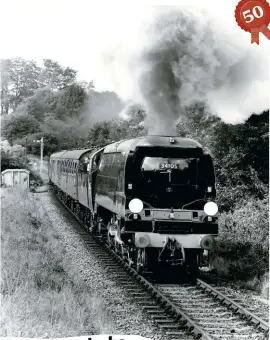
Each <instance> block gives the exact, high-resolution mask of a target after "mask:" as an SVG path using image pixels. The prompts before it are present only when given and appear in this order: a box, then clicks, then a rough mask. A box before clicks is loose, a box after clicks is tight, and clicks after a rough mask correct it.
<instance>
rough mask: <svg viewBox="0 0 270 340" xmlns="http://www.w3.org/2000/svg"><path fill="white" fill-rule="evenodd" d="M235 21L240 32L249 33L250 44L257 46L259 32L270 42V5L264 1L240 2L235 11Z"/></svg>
mask: <svg viewBox="0 0 270 340" xmlns="http://www.w3.org/2000/svg"><path fill="white" fill-rule="evenodd" d="M235 20H236V22H237V24H238V26H240V27H241V28H242V30H244V31H246V32H250V33H251V43H256V44H258V45H259V33H260V32H261V33H262V34H264V35H265V36H266V37H267V38H268V39H269V40H270V30H269V29H268V25H269V23H270V5H269V3H268V2H267V1H266V0H241V1H239V2H238V5H237V6H236V9H235Z"/></svg>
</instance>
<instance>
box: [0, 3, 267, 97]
mask: <svg viewBox="0 0 270 340" xmlns="http://www.w3.org/2000/svg"><path fill="white" fill-rule="evenodd" d="M165 4H166V5H165ZM236 4H237V1H233V0H226V1H216V0H208V1H201V0H186V1H181V0H179V1H166V2H165V1H128V0H127V1H98V2H97V1H91V0H1V1H0V8H1V13H2V15H1V20H0V33H1V50H0V58H10V57H16V56H19V57H23V58H26V59H35V60H37V61H38V62H39V61H41V60H42V58H51V59H55V60H57V61H58V62H60V63H61V64H63V65H66V66H70V67H73V68H74V69H76V70H78V77H79V78H80V79H84V80H91V79H94V83H95V86H96V88H97V89H101V90H103V89H111V90H113V89H114V84H113V82H112V81H111V79H110V75H108V74H107V72H106V67H104V58H106V53H107V52H108V51H109V50H113V49H114V48H117V46H118V44H125V43H126V42H127V41H130V40H131V39H130V38H131V37H132V36H133V37H134V36H136V33H137V31H138V29H139V28H140V27H141V26H142V24H143V22H144V21H146V20H147V19H148V18H149V17H151V15H152V12H151V10H152V9H151V7H157V6H162V7H163V8H165V7H167V6H168V5H177V6H183V7H185V6H187V5H189V6H190V7H200V8H204V9H206V10H207V11H208V12H211V13H212V14H213V15H214V16H215V17H216V18H217V19H218V20H219V21H220V23H221V24H223V25H224V29H226V30H228V31H232V30H235V32H237V34H238V35H239V37H240V39H241V40H243V41H244V42H245V43H246V44H250V36H249V34H248V33H246V32H244V31H242V30H241V29H240V28H239V27H238V26H237V25H236V23H235V21H234V17H233V16H234V9H235V6H236ZM135 40H136V39H135ZM264 40H266V39H264ZM138 43H139V42H138ZM134 48H136V46H134ZM253 48H257V49H259V48H261V47H258V46H253Z"/></svg>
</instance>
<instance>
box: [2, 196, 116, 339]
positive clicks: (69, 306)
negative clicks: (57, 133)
mask: <svg viewBox="0 0 270 340" xmlns="http://www.w3.org/2000/svg"><path fill="white" fill-rule="evenodd" d="M1 196H2V197H1V201H2V223H1V259H2V261H1V324H0V336H20V337H43V338H44V337H45V338H49V337H68V336H79V335H85V334H98V333H103V332H106V331H107V332H111V331H113V328H112V327H111V326H110V324H109V322H108V320H106V313H104V311H103V308H102V303H101V301H100V300H99V298H98V297H97V296H94V295H91V292H89V291H86V288H85V287H84V285H83V283H82V282H80V281H79V280H78V279H77V278H76V276H75V274H74V276H72V277H71V274H70V273H69V274H68V273H67V272H66V271H65V269H64V268H66V265H65V249H64V247H63V245H62V243H61V242H60V240H59V236H58V234H57V233H56V232H55V231H54V229H53V228H52V226H51V225H50V223H49V222H48V219H47V218H46V215H44V214H43V213H42V210H41V209H40V207H39V206H38V205H37V201H36V200H35V196H34V195H33V194H31V193H29V192H20V191H17V190H15V189H1ZM74 272H75V271H74Z"/></svg>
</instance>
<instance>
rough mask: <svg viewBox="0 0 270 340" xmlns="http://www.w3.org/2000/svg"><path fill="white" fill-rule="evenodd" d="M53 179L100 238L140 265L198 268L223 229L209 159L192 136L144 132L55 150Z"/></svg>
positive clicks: (141, 267) (138, 267) (61, 195)
mask: <svg viewBox="0 0 270 340" xmlns="http://www.w3.org/2000/svg"><path fill="white" fill-rule="evenodd" d="M49 177H50V184H51V186H52V188H53V190H54V191H55V192H56V194H57V195H58V196H59V198H60V199H61V200H62V201H63V202H64V203H65V204H66V205H67V206H68V207H69V208H70V209H71V210H72V211H73V212H74V214H76V215H77V216H78V218H80V220H82V221H83V223H84V225H85V226H86V227H87V228H88V230H89V232H91V233H92V234H93V235H94V236H95V237H96V238H99V239H100V240H101V241H104V242H107V243H108V244H109V245H110V246H111V247H113V248H114V249H115V251H116V252H117V253H119V254H121V256H122V257H123V258H124V259H125V260H126V261H127V262H128V264H129V265H130V266H132V267H134V268H135V269H136V270H137V271H139V272H147V271H153V270H155V269H157V268H159V267H160V266H180V267H182V268H185V269H186V270H188V271H193V272H194V271H195V272H196V270H197V269H198V268H199V267H200V266H202V265H205V264H206V262H207V260H208V259H209V251H210V252H211V250H213V247H214V243H215V242H214V239H215V236H217V234H218V217H217V213H218V207H217V204H216V203H215V202H214V200H215V197H216V189H215V173H214V167H213V162H212V158H211V156H210V155H209V154H207V153H206V152H204V151H203V149H202V147H201V145H200V144H199V143H197V142H196V141H194V140H192V139H188V138H180V137H171V136H146V137H139V138H135V139H129V140H123V141H119V142H116V143H113V144H110V145H107V146H105V147H101V148H94V149H83V150H71V151H62V152H58V153H54V154H52V155H51V157H50V165H49Z"/></svg>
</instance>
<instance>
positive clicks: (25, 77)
mask: <svg viewBox="0 0 270 340" xmlns="http://www.w3.org/2000/svg"><path fill="white" fill-rule="evenodd" d="M40 71H41V69H40V67H38V66H37V64H36V62H35V61H33V60H30V61H26V60H24V59H22V58H13V59H4V60H1V101H2V100H3V104H1V114H8V113H10V112H14V111H15V109H16V108H17V106H18V105H19V104H20V103H21V102H22V100H23V99H24V98H27V97H29V96H31V95H33V94H34V92H35V91H36V90H37V89H38V88H39V87H40V82H39V75H40Z"/></svg>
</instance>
